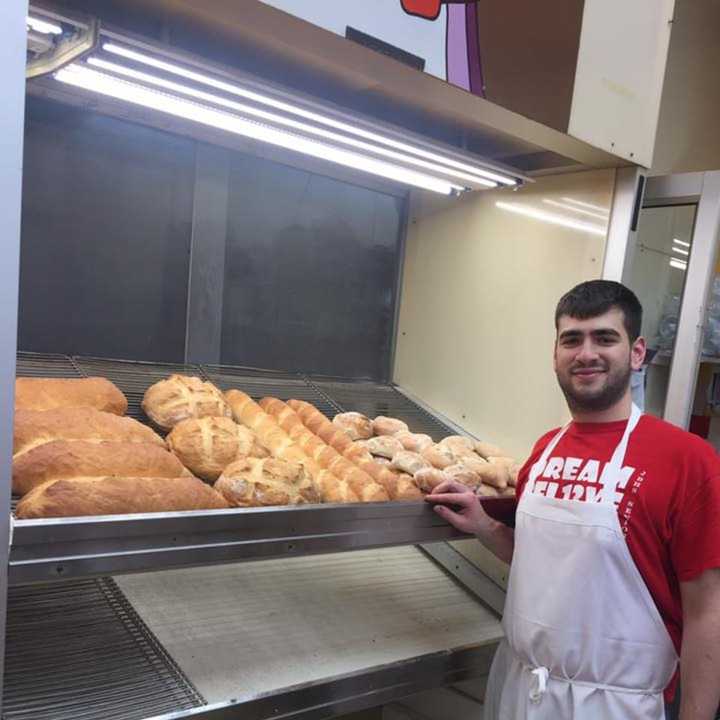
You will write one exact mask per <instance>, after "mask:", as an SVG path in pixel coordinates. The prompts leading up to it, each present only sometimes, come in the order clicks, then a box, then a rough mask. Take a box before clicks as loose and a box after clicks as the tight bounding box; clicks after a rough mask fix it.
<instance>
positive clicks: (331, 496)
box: [225, 390, 359, 503]
mask: <svg viewBox="0 0 720 720" xmlns="http://www.w3.org/2000/svg"><path fill="white" fill-rule="evenodd" d="M225 398H226V400H227V401H228V404H229V405H230V408H231V410H232V414H233V417H234V418H235V420H236V421H237V422H239V423H242V424H243V425H246V426H247V427H249V428H250V429H251V430H252V431H253V432H254V433H255V434H256V435H257V437H258V440H260V443H261V444H262V445H263V446H264V447H266V448H267V449H268V450H269V451H270V453H271V454H272V455H273V457H276V458H280V459H281V460H288V461H289V462H297V463H300V464H301V465H302V466H303V467H304V468H305V469H306V470H307V471H308V473H309V475H310V478H311V479H312V483H313V485H314V487H315V490H316V491H317V493H318V494H319V495H320V499H321V500H322V501H323V502H328V503H349V502H358V501H359V498H358V496H357V495H356V494H355V493H354V492H353V490H352V488H351V487H350V486H349V485H348V483H347V482H345V481H341V480H340V479H338V478H337V477H336V476H335V475H333V473H331V472H330V471H329V470H325V469H324V468H322V467H320V465H319V464H318V463H317V462H316V461H315V460H314V459H313V458H311V457H309V456H308V455H307V454H306V453H305V452H303V450H302V448H300V446H299V445H298V444H297V443H296V442H294V441H293V440H292V438H291V437H290V436H289V435H288V434H287V433H286V432H285V431H284V430H283V429H282V428H281V427H280V426H279V425H278V424H277V422H276V421H275V418H273V417H272V416H271V415H268V414H267V413H266V412H265V411H264V410H263V409H262V408H261V407H260V406H259V405H258V404H257V403H256V402H255V401H254V400H253V399H252V398H251V397H250V396H249V395H247V394H246V393H244V392H242V391H241V390H228V392H226V393H225ZM343 435H344V433H343ZM345 437H346V438H347V435H345ZM348 442H350V443H352V441H351V440H350V439H349V438H348Z"/></svg>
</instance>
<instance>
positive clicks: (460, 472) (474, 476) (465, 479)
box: [443, 463, 481, 489]
mask: <svg viewBox="0 0 720 720" xmlns="http://www.w3.org/2000/svg"><path fill="white" fill-rule="evenodd" d="M443 472H444V473H445V474H446V475H448V476H449V477H450V479H451V480H455V481H457V482H460V483H462V484H463V485H465V487H469V488H473V489H474V488H476V487H478V485H480V483H481V477H480V474H479V473H477V472H475V471H473V470H470V469H469V468H468V467H467V466H465V465H460V464H459V463H458V464H457V465H450V467H446V468H445V470H443Z"/></svg>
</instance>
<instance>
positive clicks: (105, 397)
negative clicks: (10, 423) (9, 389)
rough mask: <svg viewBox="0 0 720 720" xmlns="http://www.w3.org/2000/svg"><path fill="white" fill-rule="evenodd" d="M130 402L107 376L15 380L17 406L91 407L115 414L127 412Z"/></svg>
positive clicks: (46, 408)
mask: <svg viewBox="0 0 720 720" xmlns="http://www.w3.org/2000/svg"><path fill="white" fill-rule="evenodd" d="M127 406H128V403H127V398H126V397H125V396H124V395H123V394H122V393H121V392H120V390H119V389H118V388H117V387H116V386H115V385H114V384H113V383H111V382H110V381H109V380H107V379H106V378H103V377H89V378H29V377H20V378H17V379H16V380H15V409H16V410H55V409H57V408H78V407H91V408H95V409H96V410H102V411H104V412H109V413H112V414H113V415H124V414H125V413H126V412H127Z"/></svg>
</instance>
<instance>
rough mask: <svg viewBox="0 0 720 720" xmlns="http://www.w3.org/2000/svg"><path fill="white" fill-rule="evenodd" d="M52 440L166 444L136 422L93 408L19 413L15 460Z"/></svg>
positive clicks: (16, 417)
mask: <svg viewBox="0 0 720 720" xmlns="http://www.w3.org/2000/svg"><path fill="white" fill-rule="evenodd" d="M53 440H88V441H90V442H100V441H103V440H104V441H111V442H126V443H127V442H129V443H152V444H155V445H160V446H162V447H165V442H164V441H163V439H162V438H161V437H160V436H159V435H158V434H157V433H155V432H153V430H151V429H150V428H149V427H147V426H145V425H143V424H142V423H139V422H138V421H137V420H133V419H132V418H128V417H119V416H118V415H113V414H112V413H106V412H102V411H101V410H94V409H93V408H58V409H57V410H45V411H40V410H18V411H17V412H16V413H15V431H14V437H13V455H14V456H15V457H17V456H18V455H20V454H21V453H24V452H27V451H28V450H32V448H34V447H37V446H38V445H42V444H43V443H47V442H51V441H53Z"/></svg>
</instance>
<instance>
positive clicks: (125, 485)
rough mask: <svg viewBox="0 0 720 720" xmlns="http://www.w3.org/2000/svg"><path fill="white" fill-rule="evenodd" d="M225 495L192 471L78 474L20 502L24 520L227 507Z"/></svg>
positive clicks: (51, 483)
mask: <svg viewBox="0 0 720 720" xmlns="http://www.w3.org/2000/svg"><path fill="white" fill-rule="evenodd" d="M227 507H229V506H228V503H227V502H226V501H225V499H224V498H223V497H222V496H221V495H220V494H219V493H217V492H216V491H215V490H213V489H212V488H211V487H210V486H209V485H206V484H205V483H204V482H203V481H202V480H198V479H197V478H196V477H193V476H192V475H185V476H183V477H176V478H163V477H112V476H110V477H74V478H67V479H65V480H50V481H49V482H46V483H43V484H42V485H38V486H37V487H36V488H35V489H33V490H31V491H30V492H29V493H28V494H27V495H25V497H24V498H22V500H20V502H19V503H18V506H17V510H16V512H15V514H16V515H17V517H18V518H20V519H22V520H26V519H31V518H48V517H78V516H82V515H129V514H131V513H145V512H175V511H180V510H217V509H221V508H227Z"/></svg>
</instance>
